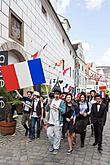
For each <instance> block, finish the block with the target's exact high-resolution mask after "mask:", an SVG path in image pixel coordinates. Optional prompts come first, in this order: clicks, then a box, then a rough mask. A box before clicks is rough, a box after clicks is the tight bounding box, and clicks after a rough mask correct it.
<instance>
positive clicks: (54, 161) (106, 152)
mask: <svg viewBox="0 0 110 165" xmlns="http://www.w3.org/2000/svg"><path fill="white" fill-rule="evenodd" d="M20 118H21V117H20V116H19V120H18V124H17V130H16V134H15V136H4V137H3V136H1V135H0V165H110V112H108V117H107V123H106V126H105V129H104V137H103V152H102V154H99V153H98V151H97V147H93V146H92V143H93V141H94V139H93V137H91V136H90V134H91V133H90V127H89V126H88V129H87V136H86V141H85V147H84V148H80V144H79V142H77V145H76V146H75V147H74V151H73V153H72V154H71V155H67V154H66V153H67V149H68V144H67V139H66V140H65V141H63V140H62V143H61V149H60V152H59V153H58V154H57V155H52V154H50V153H49V152H48V139H47V137H46V133H45V131H44V130H43V131H42V134H41V139H36V140H34V141H30V140H29V139H28V138H27V137H24V130H23V128H22V126H21V124H20Z"/></svg>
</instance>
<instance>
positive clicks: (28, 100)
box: [15, 90, 32, 137]
mask: <svg viewBox="0 0 110 165" xmlns="http://www.w3.org/2000/svg"><path fill="white" fill-rule="evenodd" d="M15 91H16V93H17V95H18V97H20V98H22V100H23V115H22V120H21V124H22V125H23V127H24V128H25V130H26V131H25V136H27V135H28V132H29V137H30V136H31V120H30V112H31V108H32V91H27V96H22V95H21V94H20V93H19V92H18V91H17V90H15ZM26 122H28V126H27V124H26Z"/></svg>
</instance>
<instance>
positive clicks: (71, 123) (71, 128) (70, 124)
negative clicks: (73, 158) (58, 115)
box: [65, 94, 76, 154]
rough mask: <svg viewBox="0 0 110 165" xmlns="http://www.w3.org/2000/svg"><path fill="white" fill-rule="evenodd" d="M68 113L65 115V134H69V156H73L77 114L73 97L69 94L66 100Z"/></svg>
mask: <svg viewBox="0 0 110 165" xmlns="http://www.w3.org/2000/svg"><path fill="white" fill-rule="evenodd" d="M65 102H66V113H65V133H67V137H68V144H69V150H68V153H67V154H71V153H72V151H73V148H72V142H73V138H74V137H75V119H76V113H75V108H74V105H73V104H72V95H71V94H67V95H66V98H65Z"/></svg>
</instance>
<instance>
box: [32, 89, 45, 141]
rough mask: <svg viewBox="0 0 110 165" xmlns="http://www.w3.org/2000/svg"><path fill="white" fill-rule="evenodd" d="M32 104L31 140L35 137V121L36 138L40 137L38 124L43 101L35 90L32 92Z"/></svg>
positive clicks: (39, 123) (41, 113)
mask: <svg viewBox="0 0 110 165" xmlns="http://www.w3.org/2000/svg"><path fill="white" fill-rule="evenodd" d="M33 98H34V100H33V105H32V110H31V115H30V118H31V140H33V139H35V125H36V122H37V138H40V126H41V120H42V119H43V103H42V102H41V101H40V94H39V92H37V91H34V93H33Z"/></svg>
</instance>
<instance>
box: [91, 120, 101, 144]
mask: <svg viewBox="0 0 110 165" xmlns="http://www.w3.org/2000/svg"><path fill="white" fill-rule="evenodd" d="M93 126H94V134H95V142H96V143H98V145H99V146H101V145H102V133H103V126H102V125H101V124H99V123H98V122H96V123H94V124H93Z"/></svg>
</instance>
